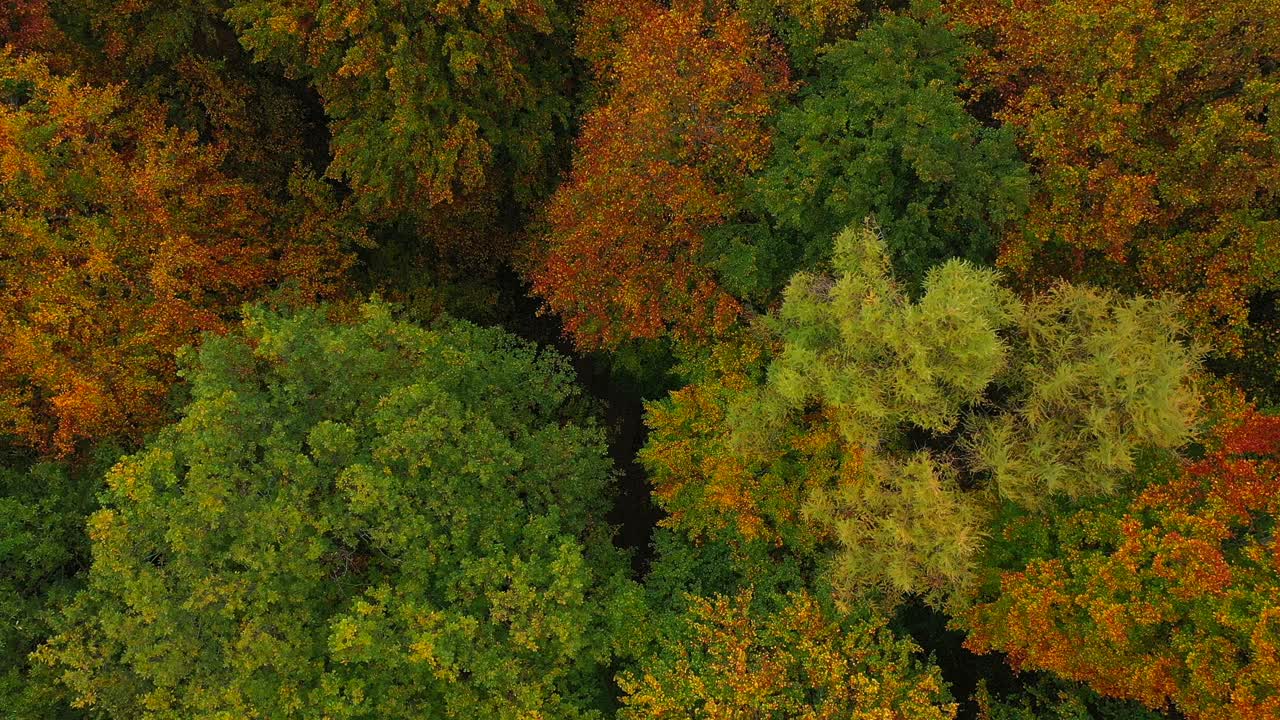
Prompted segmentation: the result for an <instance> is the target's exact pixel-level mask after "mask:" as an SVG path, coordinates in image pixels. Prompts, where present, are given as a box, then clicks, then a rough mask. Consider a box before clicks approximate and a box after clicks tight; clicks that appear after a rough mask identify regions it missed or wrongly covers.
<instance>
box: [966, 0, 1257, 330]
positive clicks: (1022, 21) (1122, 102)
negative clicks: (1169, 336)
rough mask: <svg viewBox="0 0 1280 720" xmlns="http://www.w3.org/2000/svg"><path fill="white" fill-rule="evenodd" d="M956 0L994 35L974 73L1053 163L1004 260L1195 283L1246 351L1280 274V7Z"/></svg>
mask: <svg viewBox="0 0 1280 720" xmlns="http://www.w3.org/2000/svg"><path fill="white" fill-rule="evenodd" d="M946 6H947V8H948V9H949V10H950V12H951V13H952V14H953V17H954V19H955V21H956V22H958V23H962V24H965V25H968V26H971V27H973V28H975V29H976V30H977V31H978V34H977V35H976V36H975V37H978V38H985V40H986V46H987V47H986V50H985V52H984V53H982V54H981V55H980V56H979V57H978V58H977V59H976V60H975V61H974V62H973V63H972V65H971V68H970V69H971V80H972V83H973V85H974V88H975V89H976V90H977V91H978V92H979V93H980V94H985V95H986V96H988V97H989V98H990V99H992V100H994V101H995V102H996V105H997V107H998V108H999V110H998V111H997V112H996V117H997V118H999V119H1000V120H1001V121H1003V122H1004V123H1006V124H1008V125H1011V126H1013V127H1015V128H1016V129H1017V131H1018V132H1019V133H1020V136H1021V142H1022V145H1023V147H1024V149H1025V150H1026V153H1027V155H1028V156H1029V158H1030V160H1031V162H1032V164H1033V166H1034V167H1035V168H1036V170H1037V171H1038V177H1039V187H1038V192H1037V193H1036V196H1035V198H1034V199H1033V207H1032V210H1031V213H1030V216H1029V218H1028V223H1027V228H1026V231H1025V232H1021V231H1015V232H1012V233H1010V234H1009V235H1008V236H1007V237H1006V244H1005V247H1004V248H1003V252H1002V255H1001V261H1002V263H1003V264H1004V265H1005V266H1007V267H1009V268H1011V269H1012V270H1014V271H1016V272H1017V273H1018V274H1019V275H1020V276H1021V277H1022V278H1023V279H1024V280H1026V281H1028V282H1030V283H1032V284H1039V283H1041V282H1042V281H1044V280H1046V279H1047V278H1049V277H1051V276H1054V275H1059V276H1068V277H1074V278H1086V279H1090V280H1093V281H1101V282H1106V283H1109V284H1115V285H1119V286H1122V287H1124V288H1125V289H1134V287H1135V286H1138V285H1140V286H1142V287H1143V288H1145V289H1146V291H1148V292H1152V291H1160V290H1173V291H1178V292H1182V293H1186V294H1188V295H1189V296H1190V301H1189V302H1188V303H1187V306H1186V307H1187V312H1188V315H1189V316H1190V318H1191V319H1192V321H1193V322H1194V325H1195V328H1196V330H1197V331H1198V332H1199V334H1200V336H1201V338H1202V339H1204V340H1205V341H1206V342H1209V343H1212V344H1213V345H1214V346H1215V347H1216V348H1217V349H1218V351H1219V352H1220V353H1222V354H1224V355H1231V354H1236V353H1238V352H1240V350H1241V348H1242V344H1243V342H1244V341H1245V339H1246V337H1247V336H1248V331H1247V328H1246V326H1247V321H1248V311H1249V308H1248V303H1249V300H1250V299H1251V298H1254V297H1256V296H1258V295H1259V293H1262V292H1265V291H1267V290H1275V289H1276V288H1277V287H1280V280H1278V278H1280V223H1278V222H1277V213H1276V207H1277V204H1276V201H1277V199H1280V152H1278V150H1280V118H1278V117H1277V116H1276V113H1275V112H1274V108H1275V106H1276V101H1277V97H1280V80H1277V77H1278V76H1277V75H1276V73H1275V72H1274V69H1275V59H1276V57H1278V56H1280V4H1277V3H1275V2H1271V0H1230V1H1229V2H1218V1H1215V0H1178V1H1177V2H1164V1H1163V0H1028V1H1026V2H1017V3H1011V2H1007V1H1005V0H950V1H949V2H947V3H946ZM1269 110H1270V111H1269Z"/></svg>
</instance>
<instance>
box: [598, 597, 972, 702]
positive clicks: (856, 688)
mask: <svg viewBox="0 0 1280 720" xmlns="http://www.w3.org/2000/svg"><path fill="white" fill-rule="evenodd" d="M752 599H753V598H752V593H751V592H750V591H744V592H742V593H740V594H738V595H736V596H734V597H725V596H716V597H713V598H692V599H691V607H690V610H689V612H688V613H687V614H686V615H685V616H684V617H682V618H680V620H679V621H678V623H677V624H676V629H675V630H673V631H669V632H668V633H667V634H666V635H664V636H663V638H662V639H661V641H660V649H659V650H658V652H657V653H656V654H654V655H651V656H650V657H648V658H646V659H645V661H644V662H643V663H642V665H641V666H640V668H639V669H638V670H637V671H636V672H625V673H623V674H622V675H621V676H619V685H620V686H621V687H622V689H623V691H624V692H625V693H627V694H626V696H625V697H624V698H623V701H622V702H623V705H624V707H623V709H622V711H621V713H620V714H619V717H620V718H623V720H640V719H641V718H738V717H753V718H771V719H777V720H781V719H782V718H797V717H805V718H823V719H828V718H829V719H831V720H834V719H835V718H848V717H886V718H889V717H892V718H901V719H902V720H945V719H950V718H954V717H955V714H956V704H955V703H953V702H950V697H949V695H948V694H947V691H946V686H945V684H944V683H943V681H942V676H941V673H940V672H939V671H938V669H937V667H935V666H931V665H928V664H925V663H922V662H921V661H920V660H918V659H917V658H916V654H917V652H918V651H919V648H917V647H916V646H915V645H914V644H912V643H911V642H910V641H907V640H901V639H898V638H896V637H894V635H893V633H892V632H890V631H889V630H888V629H887V628H886V627H885V626H884V621H883V620H882V619H877V618H876V617H875V616H874V615H872V614H870V613H865V612H864V613H862V614H854V615H851V616H849V617H845V618H840V617H839V616H836V615H834V614H833V613H832V611H830V610H829V609H827V608H824V607H823V606H822V605H821V604H820V603H819V602H818V601H817V600H815V599H814V598H813V597H811V596H810V595H808V594H807V593H796V594H793V595H791V596H789V597H788V598H786V602H785V604H784V605H783V606H782V607H781V608H780V609H777V610H774V611H762V610H760V609H758V608H755V607H753V605H752Z"/></svg>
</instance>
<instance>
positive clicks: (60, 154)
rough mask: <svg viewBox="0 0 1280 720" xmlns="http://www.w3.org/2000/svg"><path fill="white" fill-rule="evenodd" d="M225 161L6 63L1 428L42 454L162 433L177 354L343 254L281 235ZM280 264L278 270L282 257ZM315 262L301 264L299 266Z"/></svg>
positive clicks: (146, 113) (66, 83)
mask: <svg viewBox="0 0 1280 720" xmlns="http://www.w3.org/2000/svg"><path fill="white" fill-rule="evenodd" d="M221 161H222V157H221V155H220V154H219V153H218V152H216V151H215V150H212V149H209V148H202V147H200V146H198V145H197V144H196V141H195V138H194V137H193V136H192V135H191V134H188V133H181V132H179V131H177V130H175V129H173V128H170V127H167V126H166V125H165V124H164V122H163V120H162V119H161V116H160V113H159V112H158V111H157V110H155V109H154V108H151V107H144V108H141V109H138V110H135V111H125V110H122V109H121V100H120V96H119V94H118V90H117V89H116V88H113V87H109V88H105V89H98V88H93V87H89V86H84V85H80V84H78V83H76V82H75V81H73V80H71V79H67V78H60V77H58V76H55V75H51V74H50V73H49V71H48V69H47V68H46V67H45V65H44V64H43V63H42V61H40V60H39V59H36V58H26V59H15V58H14V57H12V56H10V55H9V54H6V53H0V238H2V239H3V245H4V249H3V252H2V253H0V287H3V289H4V292H3V293H0V429H2V430H3V432H7V433H12V434H13V435H16V436H18V437H20V438H21V439H22V440H23V441H24V442H26V443H28V444H30V445H33V446H35V447H38V448H40V449H42V450H45V451H53V452H57V453H66V452H69V451H71V450H72V449H73V448H74V446H75V444H76V443H77V442H78V441H80V440H82V439H93V438H101V437H104V436H112V435H124V436H129V437H136V436H137V435H138V434H140V433H141V432H143V431H145V430H146V429H149V428H151V427H154V426H155V425H157V424H158V423H160V422H162V421H163V420H164V419H165V413H164V412H163V410H164V407H165V399H166V396H167V395H168V393H169V387H170V385H171V384H172V381H173V379H174V373H175V363H174V356H175V353H176V352H177V350H178V349H179V348H180V347H182V346H183V345H186V344H189V343H192V342H194V341H196V340H197V339H198V338H199V336H200V334H201V333H203V332H206V331H221V330H222V329H223V327H224V321H225V320H226V319H227V318H228V316H229V315H230V314H231V313H233V312H234V311H235V310H236V309H237V307H238V306H239V304H240V303H241V302H243V301H244V300H246V299H248V298H250V297H251V296H252V295H253V294H254V293H256V292H258V291H260V290H262V289H264V288H265V287H266V286H267V284H268V283H269V282H271V281H273V280H274V279H275V278H276V276H277V266H276V263H277V262H280V263H282V266H284V267H287V268H294V269H296V270H297V271H298V272H299V273H301V277H300V278H299V280H300V282H299V283H297V284H296V289H297V290H298V291H300V292H301V293H302V294H303V295H304V296H313V295H315V294H317V293H319V292H324V291H325V290H326V288H327V287H328V286H329V283H330V282H331V281H332V280H333V279H334V278H333V277H332V271H333V269H334V268H335V264H336V267H337V268H338V269H340V268H341V267H342V263H343V262H344V261H345V256H343V255H342V253H341V252H340V251H339V250H338V248H337V247H336V245H335V244H334V242H333V238H323V237H321V238H319V242H317V243H310V242H307V241H304V240H303V239H302V238H298V237H293V236H291V235H288V234H286V239H285V247H284V248H283V249H282V251H281V252H279V253H277V252H273V247H272V245H271V244H269V243H268V242H266V240H268V239H270V237H271V225H270V222H269V219H270V214H269V212H270V210H269V208H268V203H267V202H266V201H265V200H264V199H263V198H262V197H261V196H260V195H259V194H258V193H257V192H256V191H255V190H254V189H252V188H251V187H249V186H248V185H245V184H244V183H241V182H236V181H232V180H229V179H227V178H226V177H225V176H223V175H222V174H221V172H220V171H219V169H218V168H219V165H220V163H221ZM281 256H283V257H281ZM308 258H309V259H308Z"/></svg>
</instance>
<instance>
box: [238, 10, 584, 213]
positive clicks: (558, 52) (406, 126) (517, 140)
mask: <svg viewBox="0 0 1280 720" xmlns="http://www.w3.org/2000/svg"><path fill="white" fill-rule="evenodd" d="M226 17H227V19H228V20H230V22H231V23H232V25H233V26H234V27H235V28H236V30H237V31H238V32H239V34H240V40H241V42H242V43H243V44H244V45H245V47H247V48H249V49H250V50H251V51H252V52H253V53H254V56H255V57H256V58H258V59H259V60H271V61H275V62H278V63H279V64H280V65H282V66H283V67H285V68H287V69H288V72H290V73H291V74H292V75H293V76H295V77H301V78H306V79H307V80H309V81H310V82H311V84H312V85H313V86H314V87H315V88H316V90H317V91H319V93H320V97H321V100H322V101H323V103H324V110H325V114H326V115H327V116H328V117H329V120H330V130H331V133H332V141H331V149H332V154H333V160H332V163H331V164H330V166H329V174H330V175H332V176H334V177H341V178H344V179H346V180H347V181H348V182H349V183H350V184H351V186H352V187H353V189H354V190H355V191H356V193H357V195H358V197H359V198H360V201H361V204H362V206H363V207H364V208H365V209H366V210H369V211H372V212H378V213H384V212H390V213H397V212H408V213H410V214H412V213H414V212H416V211H418V210H420V209H426V208H430V207H431V206H434V205H437V204H441V203H449V202H451V201H454V200H455V199H460V198H464V197H465V196H467V195H469V194H471V193H475V192H478V191H486V188H487V186H489V185H490V184H492V183H493V182H494V180H493V179H492V178H491V175H493V174H495V173H496V174H498V175H499V176H507V182H500V183H498V186H499V187H501V188H503V189H504V190H514V192H516V193H517V194H518V196H519V197H520V198H521V199H523V200H525V201H528V200H531V199H533V198H537V197H539V196H540V193H541V191H542V190H543V189H545V188H546V186H547V184H548V182H549V180H550V178H551V175H552V173H553V172H554V170H555V169H556V167H557V162H558V161H557V158H556V152H555V144H556V142H557V140H558V139H559V138H560V137H561V136H562V135H563V134H564V132H565V130H566V127H567V121H568V113H569V102H568V99H567V97H566V87H567V82H568V80H569V72H570V65H569V59H570V53H569V47H570V38H569V36H568V32H569V13H568V8H567V3H565V2H562V1H561V0H537V1H536V2H513V1H511V0H500V1H498V2H486V3H436V4H431V5H427V4H420V3H403V2H398V1H394V0H378V1H377V2H374V3H369V2H359V1H355V0H323V1H322V2H319V3H316V2H301V1H300V0H233V2H231V3H230V7H229V9H228V10H227V13H226Z"/></svg>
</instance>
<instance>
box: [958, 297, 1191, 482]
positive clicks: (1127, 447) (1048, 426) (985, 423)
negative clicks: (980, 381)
mask: <svg viewBox="0 0 1280 720" xmlns="http://www.w3.org/2000/svg"><path fill="white" fill-rule="evenodd" d="M1018 324H1019V327H1018V335H1017V337H1018V345H1017V347H1016V348H1015V349H1014V351H1013V355H1014V356H1015V357H1016V358H1017V359H1018V362H1017V363H1016V365H1015V367H1014V368H1013V370H1014V372H1013V377H1012V378H1011V379H1010V381H1009V383H1008V384H1009V386H1010V387H1011V388H1013V395H1014V396H1013V397H1012V398H1011V405H1012V406H1013V407H1014V408H1015V411H1014V412H1010V413H1004V414H1001V415H995V416H987V417H981V418H979V419H978V420H977V421H976V422H975V426H974V428H973V432H972V436H971V438H972V446H971V448H970V449H971V452H972V456H973V461H974V468H975V469H976V470H980V471H985V472H989V473H990V474H991V477H992V479H993V480H994V482H995V487H996V489H997V490H998V491H999V492H1000V494H1001V496H1003V497H1006V498H1008V499H1010V500H1013V501H1014V502H1016V503H1018V504H1020V505H1023V506H1027V507H1036V506H1039V505H1040V504H1042V503H1043V502H1044V501H1045V500H1046V499H1047V498H1048V497H1050V496H1052V495H1055V494H1059V493H1062V494H1066V495H1068V496H1070V497H1072V498H1079V497H1082V496H1087V495H1099V494H1106V493H1110V492H1111V491H1113V490H1114V489H1115V484H1116V481H1117V479H1118V478H1120V477H1121V476H1123V475H1124V474H1126V473H1128V472H1131V471H1132V470H1133V468H1134V465H1133V458H1134V455H1135V453H1136V452H1137V450H1138V449H1139V448H1142V447H1155V448H1176V447H1178V446H1179V445H1181V444H1182V443H1183V442H1184V441H1186V440H1187V439H1188V438H1189V437H1190V434H1191V429H1192V428H1191V423H1192V422H1193V420H1194V418H1195V417H1196V409H1197V404H1198V396H1197V394H1196V392H1195V390H1194V388H1193V387H1192V386H1191V384H1190V383H1189V382H1188V381H1187V379H1188V378H1189V377H1190V376H1191V375H1192V373H1193V372H1194V371H1195V369H1196V366H1197V364H1198V361H1199V354H1198V353H1197V352H1196V351H1194V350H1192V349H1190V348H1188V347H1187V346H1186V345H1184V344H1182V343H1181V342H1180V339H1181V338H1182V337H1184V332H1183V326H1182V323H1181V321H1180V320H1179V319H1178V308H1177V305H1176V303H1175V302H1174V301H1173V300H1172V299H1170V298H1159V299H1151V298H1141V297H1139V298H1131V299H1123V298H1121V297H1119V296H1118V295H1116V294H1114V293H1109V292H1104V291H1099V290H1094V289H1091V288H1088V287H1084V286H1070V285H1060V286H1057V287H1055V288H1054V289H1053V290H1051V291H1049V292H1047V293H1044V294H1041V295H1037V296H1035V298H1034V299H1032V300H1031V301H1030V302H1028V303H1027V304H1026V305H1025V307H1024V309H1023V312H1022V315H1021V317H1020V318H1019V321H1018Z"/></svg>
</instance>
